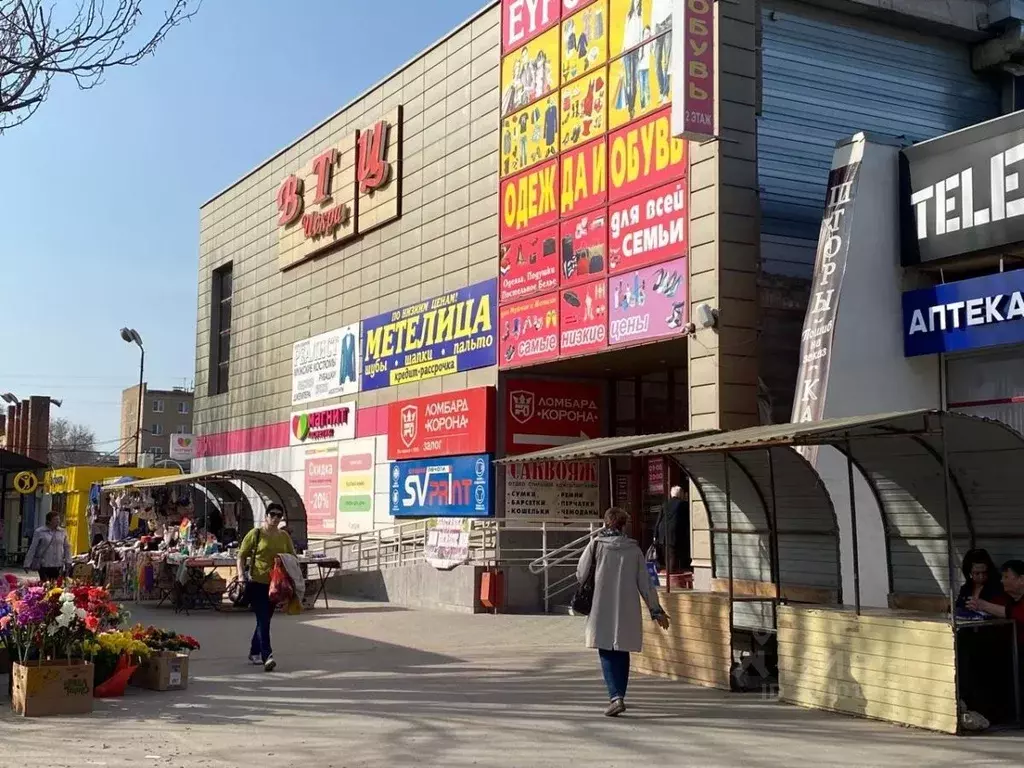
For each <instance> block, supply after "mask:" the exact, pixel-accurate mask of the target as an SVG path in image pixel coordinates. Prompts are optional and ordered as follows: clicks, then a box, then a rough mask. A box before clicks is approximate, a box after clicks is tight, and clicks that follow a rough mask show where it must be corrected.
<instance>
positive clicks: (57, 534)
mask: <svg viewBox="0 0 1024 768" xmlns="http://www.w3.org/2000/svg"><path fill="white" fill-rule="evenodd" d="M69 565H71V540H70V539H68V534H67V531H65V530H64V529H63V528H61V527H60V515H59V514H57V513H56V512H50V513H49V514H47V515H46V525H44V526H42V527H41V528H37V529H36V532H35V533H34V534H33V535H32V543H31V544H30V545H29V547H28V552H27V553H26V554H25V570H26V571H28V570H32V571H36V572H37V573H38V574H39V580H40V581H53V580H54V579H59V578H60V576H61V574H62V573H64V571H65V569H67V567H68V566H69Z"/></svg>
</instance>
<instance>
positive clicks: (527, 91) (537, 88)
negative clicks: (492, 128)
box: [501, 28, 561, 117]
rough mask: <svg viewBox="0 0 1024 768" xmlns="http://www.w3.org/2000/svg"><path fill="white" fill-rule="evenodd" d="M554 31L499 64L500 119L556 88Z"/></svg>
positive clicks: (556, 36) (556, 38)
mask: <svg viewBox="0 0 1024 768" xmlns="http://www.w3.org/2000/svg"><path fill="white" fill-rule="evenodd" d="M560 71H561V70H560V69H559V67H558V29H557V28H552V29H550V30H548V31H547V32H545V33H544V34H542V35H540V36H539V37H537V38H536V39H534V40H533V41H531V42H530V43H529V44H527V45H524V46H523V47H522V48H518V49H516V50H515V51H513V52H512V53H510V54H508V55H507V56H505V58H503V59H502V60H501V115H502V117H507V116H508V115H511V114H512V113H513V112H516V111H517V110H520V109H522V108H523V107H525V106H527V105H528V104H533V102H535V101H537V100H538V99H542V98H544V97H545V96H547V95H548V94H550V93H554V92H555V90H556V89H557V88H558V85H559V79H558V75H559V72H560Z"/></svg>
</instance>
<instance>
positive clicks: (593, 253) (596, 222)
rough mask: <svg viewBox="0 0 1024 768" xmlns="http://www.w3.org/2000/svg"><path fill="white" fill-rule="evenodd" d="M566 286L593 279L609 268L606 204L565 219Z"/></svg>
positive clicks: (563, 259)
mask: <svg viewBox="0 0 1024 768" xmlns="http://www.w3.org/2000/svg"><path fill="white" fill-rule="evenodd" d="M561 245H562V259H561V261H562V279H561V284H562V285H563V286H570V285H578V284H579V283H585V282H587V281H588V280H593V279H594V278H595V277H597V276H598V275H603V274H605V272H606V271H607V261H608V259H607V253H608V215H607V213H606V211H605V209H604V208H599V209H598V210H596V211H591V212H590V213H586V214H584V215H582V216H580V217H578V218H575V219H569V220H568V221H563V222H562V241H561Z"/></svg>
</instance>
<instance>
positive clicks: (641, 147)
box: [608, 109, 687, 202]
mask: <svg viewBox="0 0 1024 768" xmlns="http://www.w3.org/2000/svg"><path fill="white" fill-rule="evenodd" d="M671 123H672V121H671V119H670V117H669V110H667V109H666V110H663V111H661V112H657V113H655V114H653V115H651V116H649V117H645V118H643V119H642V120H637V121H636V122H635V123H632V124H630V125H627V126H626V127H625V128H620V129H619V130H617V131H613V132H612V133H610V134H609V135H608V195H609V199H610V200H612V201H613V202H614V201H616V200H621V199H623V198H624V197H632V196H633V195H637V194H639V193H641V192H643V191H645V190H648V189H650V188H651V187H660V186H662V185H663V184H668V183H669V182H670V181H675V180H676V179H677V178H679V177H680V176H683V175H685V173H686V169H687V165H686V142H685V141H683V140H682V139H674V138H672V125H671Z"/></svg>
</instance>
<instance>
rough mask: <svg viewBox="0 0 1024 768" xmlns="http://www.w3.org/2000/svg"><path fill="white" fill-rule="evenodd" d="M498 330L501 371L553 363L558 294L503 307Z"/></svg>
mask: <svg viewBox="0 0 1024 768" xmlns="http://www.w3.org/2000/svg"><path fill="white" fill-rule="evenodd" d="M498 326H499V328H500V331H501V341H500V344H499V347H500V348H499V355H500V357H499V360H498V365H499V366H500V367H502V368H509V367H512V366H516V365H524V364H526V363H539V362H542V361H544V360H554V359H555V358H556V357H558V294H557V293H549V294H546V295H544V296H534V297H532V298H529V299H523V300H522V301H517V302H515V303H514V304H504V305H503V306H502V307H501V310H500V316H499V319H498Z"/></svg>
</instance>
